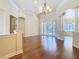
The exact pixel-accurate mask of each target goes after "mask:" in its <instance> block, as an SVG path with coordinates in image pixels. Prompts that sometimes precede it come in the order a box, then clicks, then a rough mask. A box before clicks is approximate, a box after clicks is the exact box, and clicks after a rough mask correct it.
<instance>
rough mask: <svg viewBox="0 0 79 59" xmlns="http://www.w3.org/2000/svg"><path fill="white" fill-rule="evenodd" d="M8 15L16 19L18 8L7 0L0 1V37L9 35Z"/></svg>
mask: <svg viewBox="0 0 79 59" xmlns="http://www.w3.org/2000/svg"><path fill="white" fill-rule="evenodd" d="M10 15H13V16H15V17H18V8H17V6H16V5H14V4H13V3H12V2H11V1H9V0H0V35H4V34H10Z"/></svg>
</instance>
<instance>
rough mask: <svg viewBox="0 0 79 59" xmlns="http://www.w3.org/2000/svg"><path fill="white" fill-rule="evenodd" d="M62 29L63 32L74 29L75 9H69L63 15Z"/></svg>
mask: <svg viewBox="0 0 79 59" xmlns="http://www.w3.org/2000/svg"><path fill="white" fill-rule="evenodd" d="M63 30H64V31H65V32H74V31H75V9H69V10H67V11H66V14H65V15H64V16H63Z"/></svg>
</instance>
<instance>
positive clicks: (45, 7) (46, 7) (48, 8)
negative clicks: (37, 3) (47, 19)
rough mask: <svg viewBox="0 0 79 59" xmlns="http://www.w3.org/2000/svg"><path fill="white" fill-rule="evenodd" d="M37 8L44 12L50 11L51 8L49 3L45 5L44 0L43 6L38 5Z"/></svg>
mask: <svg viewBox="0 0 79 59" xmlns="http://www.w3.org/2000/svg"><path fill="white" fill-rule="evenodd" d="M39 10H40V13H44V14H47V13H50V12H52V8H51V7H50V6H49V5H47V3H46V0H44V4H43V6H41V7H40V9H39Z"/></svg>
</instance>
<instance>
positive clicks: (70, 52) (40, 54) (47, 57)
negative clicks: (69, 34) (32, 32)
mask: <svg viewBox="0 0 79 59" xmlns="http://www.w3.org/2000/svg"><path fill="white" fill-rule="evenodd" d="M72 42H73V40H72V39H70V38H66V39H64V40H63V41H61V40H58V39H56V38H55V37H52V36H35V37H28V38H25V39H24V40H23V49H24V53H23V54H20V55H17V56H14V57H12V58H9V59H79V49H76V48H75V47H72Z"/></svg>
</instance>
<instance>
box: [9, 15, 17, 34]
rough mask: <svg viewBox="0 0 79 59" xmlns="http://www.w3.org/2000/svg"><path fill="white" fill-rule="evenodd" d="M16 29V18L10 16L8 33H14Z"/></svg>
mask: <svg viewBox="0 0 79 59" xmlns="http://www.w3.org/2000/svg"><path fill="white" fill-rule="evenodd" d="M16 27H17V18H16V17H14V16H12V15H10V33H15V31H16Z"/></svg>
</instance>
